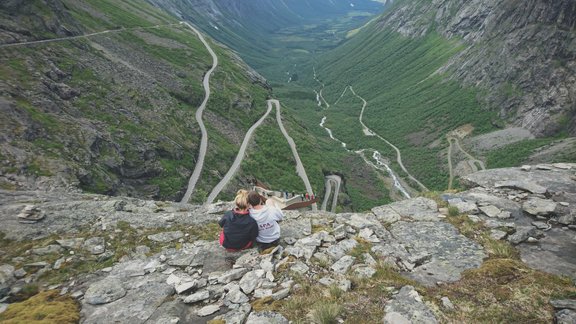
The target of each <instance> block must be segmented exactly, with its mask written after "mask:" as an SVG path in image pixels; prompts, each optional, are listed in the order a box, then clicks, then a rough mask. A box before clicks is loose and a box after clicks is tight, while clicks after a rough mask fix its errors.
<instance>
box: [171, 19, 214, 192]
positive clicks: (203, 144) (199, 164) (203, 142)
mask: <svg viewBox="0 0 576 324" xmlns="http://www.w3.org/2000/svg"><path fill="white" fill-rule="evenodd" d="M182 24H184V25H186V26H188V28H190V29H192V31H194V32H195V33H196V35H198V38H200V41H202V43H203V44H204V46H205V47H206V49H207V50H208V52H209V53H210V55H211V56H212V62H213V63H212V67H211V68H210V70H208V72H207V73H206V75H204V80H203V82H202V84H203V86H204V91H205V93H206V94H205V96H204V101H202V104H201V105H200V107H199V108H198V110H197V111H196V121H197V122H198V125H200V131H201V132H202V138H201V139H200V150H199V151H198V159H197V160H196V165H195V166H194V172H192V176H191V177H190V180H189V181H188V189H187V190H186V193H185V194H184V197H182V200H181V201H180V202H183V203H187V202H188V201H189V200H190V196H192V192H193V191H194V187H195V186H196V183H197V182H198V179H199V178H200V173H202V168H203V167H204V158H205V157H206V150H207V148H208V132H207V131H206V126H204V122H203V121H202V113H203V112H204V109H205V108H206V104H207V103H208V99H210V77H211V76H212V73H213V72H214V70H215V69H216V67H217V66H218V56H216V53H214V51H213V50H212V47H210V44H208V42H207V41H206V40H205V39H204V36H203V35H202V34H201V33H200V32H199V31H198V30H197V29H196V28H194V27H192V25H190V24H189V23H187V22H182Z"/></svg>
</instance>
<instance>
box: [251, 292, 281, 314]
mask: <svg viewBox="0 0 576 324" xmlns="http://www.w3.org/2000/svg"><path fill="white" fill-rule="evenodd" d="M251 305H252V310H254V311H255V312H260V311H265V310H268V311H274V312H277V311H279V310H280V309H281V303H280V302H279V301H276V300H274V298H272V297H270V296H268V297H264V298H260V299H256V300H255V301H253V302H252V303H251Z"/></svg>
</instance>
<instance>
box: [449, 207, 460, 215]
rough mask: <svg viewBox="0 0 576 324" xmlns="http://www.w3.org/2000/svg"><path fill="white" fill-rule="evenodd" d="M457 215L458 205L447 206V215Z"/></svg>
mask: <svg viewBox="0 0 576 324" xmlns="http://www.w3.org/2000/svg"><path fill="white" fill-rule="evenodd" d="M458 215H460V211H459V210H458V207H456V206H449V207H448V216H450V217H456V216H458Z"/></svg>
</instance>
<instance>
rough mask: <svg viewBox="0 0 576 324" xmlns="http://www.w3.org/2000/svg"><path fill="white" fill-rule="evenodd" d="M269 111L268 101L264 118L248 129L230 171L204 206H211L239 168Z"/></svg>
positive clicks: (211, 193) (269, 101)
mask: <svg viewBox="0 0 576 324" xmlns="http://www.w3.org/2000/svg"><path fill="white" fill-rule="evenodd" d="M271 110H272V102H271V100H268V110H267V111H266V113H265V114H264V116H262V118H260V119H259V120H258V121H257V122H256V123H254V125H252V127H250V129H249V130H248V132H247V133H246V136H244V141H243V142H242V145H241V146H240V150H238V155H236V159H235V160H234V163H233V164H232V166H231V167H230V170H228V172H227V173H226V175H225V176H224V178H222V180H220V182H219V183H218V184H217V185H216V187H214V189H212V192H210V195H208V199H206V204H211V203H212V202H214V199H216V197H217V196H218V194H220V192H221V191H222V189H224V187H225V186H226V185H227V184H228V182H230V180H231V179H232V177H233V176H234V174H236V172H237V171H238V169H239V168H240V164H241V163H242V160H243V159H244V155H245V153H246V148H247V147H248V143H249V142H250V139H251V138H252V134H254V131H255V130H256V128H258V126H260V124H262V122H263V121H264V119H266V117H268V115H269V114H270V111H271Z"/></svg>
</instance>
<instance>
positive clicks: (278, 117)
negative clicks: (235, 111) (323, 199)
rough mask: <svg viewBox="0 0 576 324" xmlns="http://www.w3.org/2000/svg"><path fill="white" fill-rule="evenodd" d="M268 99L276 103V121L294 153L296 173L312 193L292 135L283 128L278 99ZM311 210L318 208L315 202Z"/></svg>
mask: <svg viewBox="0 0 576 324" xmlns="http://www.w3.org/2000/svg"><path fill="white" fill-rule="evenodd" d="M270 101H271V102H272V103H273V104H275V105H276V121H277V122H278V126H280V130H281V131H282V134H283V135H284V137H285V138H286V140H287V141H288V144H289V145H290V148H291V149H292V154H293V155H294V159H295V160H296V173H297V174H298V175H299V176H300V178H302V181H304V186H306V191H307V192H308V193H310V194H314V191H312V186H311V185H310V181H309V180H308V175H306V169H304V165H303V164H302V161H301V160H300V155H298V150H296V143H294V140H293V139H292V137H290V135H288V132H287V131H286V129H285V128H284V124H283V123H282V117H281V114H280V102H279V101H278V100H275V99H272V100H270ZM312 210H313V211H317V210H318V206H317V205H316V203H314V204H313V205H312Z"/></svg>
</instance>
